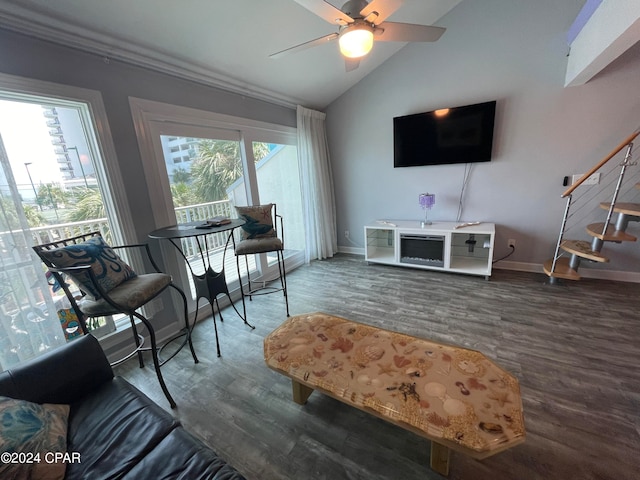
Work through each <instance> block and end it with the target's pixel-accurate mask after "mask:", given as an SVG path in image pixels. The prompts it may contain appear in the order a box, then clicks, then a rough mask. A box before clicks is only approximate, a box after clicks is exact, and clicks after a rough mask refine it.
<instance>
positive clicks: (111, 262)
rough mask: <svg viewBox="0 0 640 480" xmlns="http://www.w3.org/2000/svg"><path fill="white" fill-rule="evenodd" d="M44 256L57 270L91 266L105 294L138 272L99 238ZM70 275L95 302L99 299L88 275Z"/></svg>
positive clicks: (50, 252) (58, 249) (50, 251)
mask: <svg viewBox="0 0 640 480" xmlns="http://www.w3.org/2000/svg"><path fill="white" fill-rule="evenodd" d="M42 256H43V257H45V258H46V259H47V260H48V261H49V262H51V264H52V265H53V266H54V267H58V268H65V267H77V266H81V265H91V270H93V273H94V275H95V277H96V281H97V282H98V284H99V285H100V286H101V287H102V289H103V290H104V291H105V292H108V291H109V290H111V289H113V288H115V287H117V286H118V285H120V284H121V283H122V282H124V281H126V280H129V279H130V278H133V277H135V276H136V272H134V271H133V269H132V268H131V267H130V266H129V265H127V264H126V263H125V262H124V261H123V260H122V259H121V258H120V257H119V256H118V255H117V254H116V252H114V251H113V249H112V248H111V247H110V246H109V245H107V243H105V241H104V240H103V239H102V237H99V236H98V237H92V238H90V239H88V240H86V241H85V242H82V243H76V244H74V245H67V246H66V247H61V248H55V249H53V250H46V251H44V252H42ZM70 276H71V278H73V280H74V281H75V282H76V283H77V284H78V286H79V287H80V288H81V289H82V290H83V291H84V292H85V293H86V294H87V295H88V296H90V297H92V298H93V299H94V300H98V299H100V293H99V292H98V290H97V289H96V288H95V287H94V285H93V283H92V282H91V278H90V277H89V273H87V272H78V273H75V274H73V275H70Z"/></svg>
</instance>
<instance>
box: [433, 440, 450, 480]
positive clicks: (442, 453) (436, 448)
mask: <svg viewBox="0 0 640 480" xmlns="http://www.w3.org/2000/svg"><path fill="white" fill-rule="evenodd" d="M450 455H451V450H449V448H448V447H445V446H444V445H440V444H439V443H436V442H434V441H433V440H432V441H431V469H432V470H434V471H436V472H438V473H439V474H440V475H444V476H445V477H446V476H447V475H449V457H450Z"/></svg>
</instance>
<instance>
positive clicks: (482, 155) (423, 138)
mask: <svg viewBox="0 0 640 480" xmlns="http://www.w3.org/2000/svg"><path fill="white" fill-rule="evenodd" d="M495 113H496V102H495V101H492V102H485V103H478V104H475V105H466V106H464V107H455V108H443V109H439V110H435V111H433V112H425V113H417V114H414V115H406V116H403V117H395V118H394V119H393V166H394V167H416V166H420V165H439V164H447V163H472V162H489V161H490V160H491V150H492V147H493V124H494V119H495Z"/></svg>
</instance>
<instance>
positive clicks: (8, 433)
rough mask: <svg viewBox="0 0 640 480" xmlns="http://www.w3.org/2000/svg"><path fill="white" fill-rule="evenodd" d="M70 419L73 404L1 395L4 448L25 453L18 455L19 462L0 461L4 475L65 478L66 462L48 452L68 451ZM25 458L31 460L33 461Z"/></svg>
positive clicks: (1, 449) (0, 449)
mask: <svg viewBox="0 0 640 480" xmlns="http://www.w3.org/2000/svg"><path fill="white" fill-rule="evenodd" d="M68 420H69V405H54V404H51V403H45V404H42V405H40V404H37V403H31V402H27V401H25V400H15V399H13V398H8V397H0V452H2V453H3V454H5V455H6V453H9V454H14V455H15V454H20V453H22V454H24V455H23V457H24V459H23V460H22V461H18V460H20V457H18V456H17V455H15V456H16V457H17V459H16V461H15V462H13V461H9V462H6V461H2V462H0V478H15V479H22V478H28V479H34V480H35V479H40V480H45V479H46V480H53V479H62V478H64V474H65V471H66V468H67V467H66V464H65V463H63V462H61V461H58V462H53V461H52V460H51V455H50V454H49V456H48V457H45V454H46V453H47V452H52V453H55V452H59V453H65V452H66V451H67V425H68ZM37 454H40V458H39V460H40V461H39V462H38V461H36V460H38V459H37V457H36V455H37ZM27 455H28V456H29V457H30V458H29V457H27ZM3 458H4V457H3ZM47 458H49V462H47V460H46V459H47ZM25 460H27V461H28V460H31V463H29V462H27V461H25Z"/></svg>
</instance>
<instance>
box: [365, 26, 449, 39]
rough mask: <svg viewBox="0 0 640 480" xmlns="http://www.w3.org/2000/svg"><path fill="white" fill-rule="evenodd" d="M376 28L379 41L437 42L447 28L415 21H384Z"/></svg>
mask: <svg viewBox="0 0 640 480" xmlns="http://www.w3.org/2000/svg"><path fill="white" fill-rule="evenodd" d="M376 30H382V31H381V32H380V33H378V32H375V33H376V41H377V42H435V41H436V40H438V39H439V38H440V37H441V36H442V34H443V33H444V31H445V30H446V28H443V27H433V26H429V25H415V24H413V23H397V22H384V23H382V24H380V25H379V26H378V28H377V29H376Z"/></svg>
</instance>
